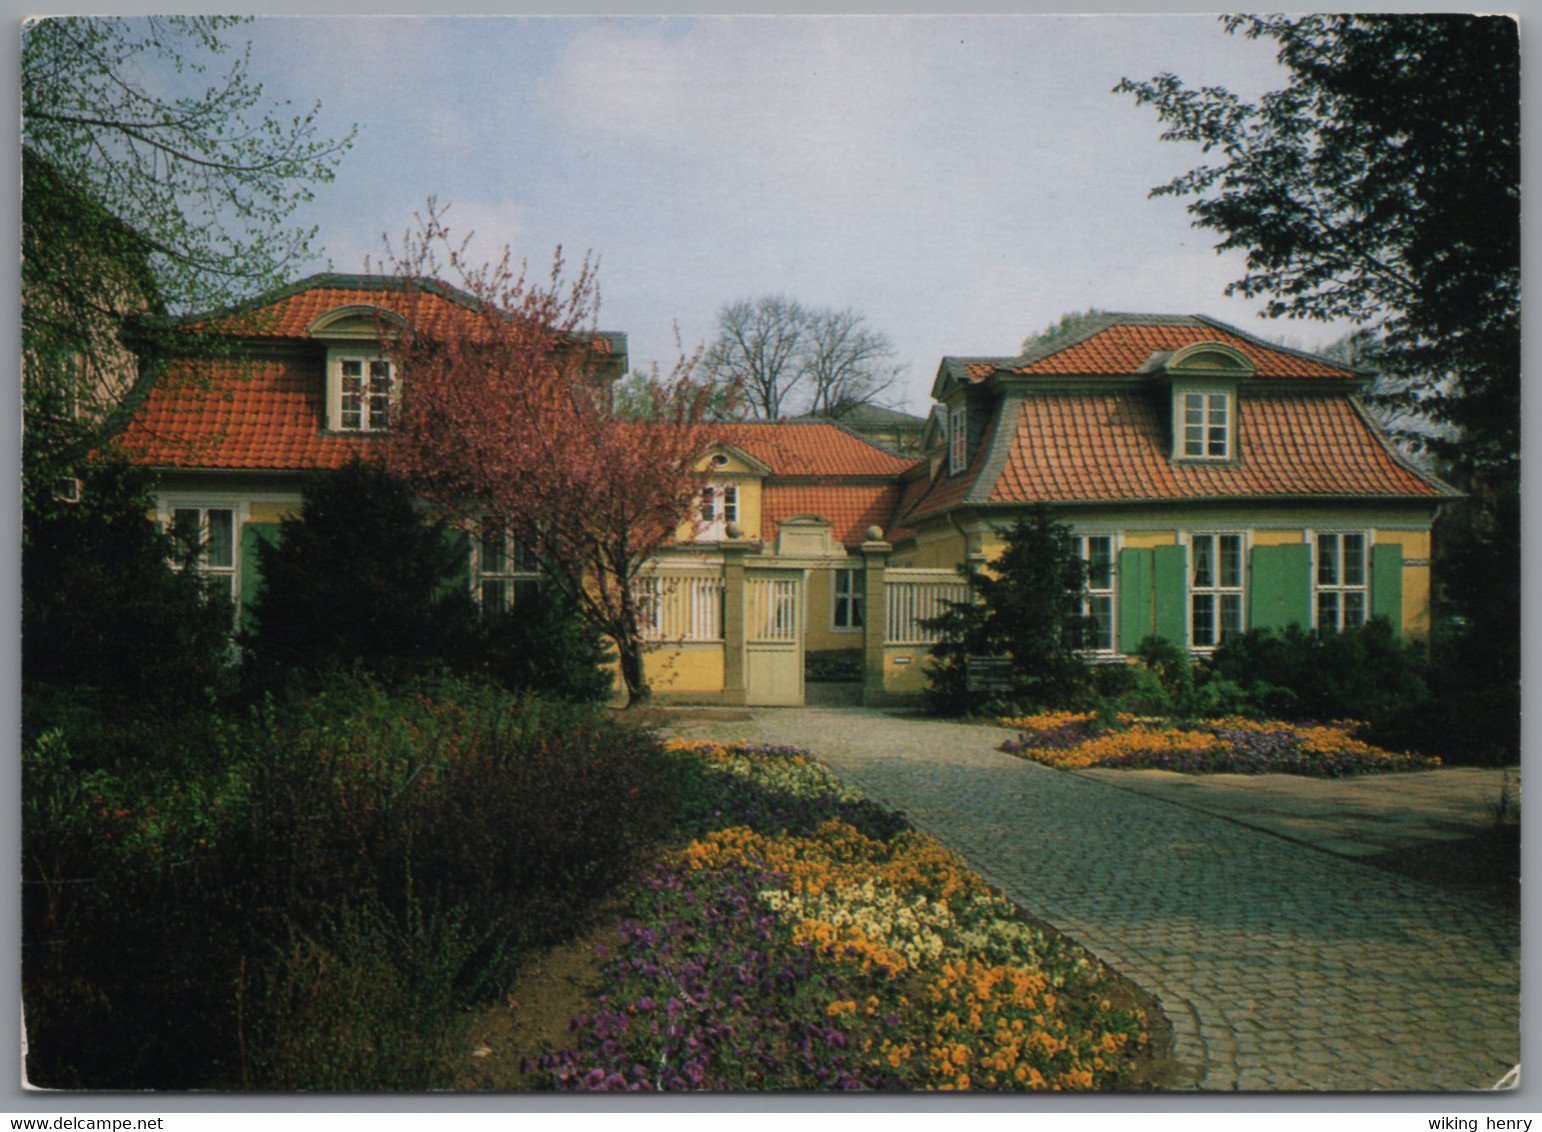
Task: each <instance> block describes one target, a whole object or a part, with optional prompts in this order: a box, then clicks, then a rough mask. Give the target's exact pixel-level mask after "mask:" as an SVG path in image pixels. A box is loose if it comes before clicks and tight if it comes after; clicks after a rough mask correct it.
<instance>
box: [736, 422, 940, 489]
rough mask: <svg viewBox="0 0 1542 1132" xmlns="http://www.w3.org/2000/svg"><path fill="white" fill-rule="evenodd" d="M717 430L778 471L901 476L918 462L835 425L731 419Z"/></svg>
mask: <svg viewBox="0 0 1542 1132" xmlns="http://www.w3.org/2000/svg"><path fill="white" fill-rule="evenodd" d="M716 435H717V437H718V438H719V439H720V440H721V441H722V442H723V443H724V444H731V445H733V446H734V447H735V448H739V449H742V450H743V451H744V452H745V453H747V454H748V455H750V456H753V457H754V458H755V459H757V460H759V461H760V462H761V463H762V464H765V465H766V467H768V468H770V469H771V474H772V475H774V476H897V475H899V474H900V473H901V472H903V471H904V470H905V469H906V468H908V467H910V466H911V465H912V464H914V463H915V460H914V459H911V458H908V457H905V456H896V455H894V453H892V452H889V451H887V450H885V449H883V448H879V447H878V446H877V445H875V444H872V443H869V442H868V441H866V440H863V439H862V438H861V437H860V436H857V435H856V434H855V433H850V432H847V431H846V430H845V429H843V428H840V427H838V426H836V425H833V424H783V423H779V422H769V421H768V422H764V423H746V424H728V425H723V426H722V427H721V429H720V430H719V431H718V432H717V434H716Z"/></svg>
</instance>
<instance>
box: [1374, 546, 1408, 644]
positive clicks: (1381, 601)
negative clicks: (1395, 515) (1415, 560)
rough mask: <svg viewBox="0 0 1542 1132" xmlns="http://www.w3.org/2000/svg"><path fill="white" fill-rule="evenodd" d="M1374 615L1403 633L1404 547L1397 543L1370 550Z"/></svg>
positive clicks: (1399, 632)
mask: <svg viewBox="0 0 1542 1132" xmlns="http://www.w3.org/2000/svg"><path fill="white" fill-rule="evenodd" d="M1371 616H1372V617H1385V618H1386V619H1387V620H1388V621H1390V622H1392V631H1393V632H1394V633H1397V634H1398V635H1399V636H1401V635H1402V633H1403V548H1402V546H1401V545H1399V544H1398V543H1395V542H1383V543H1377V544H1376V545H1375V546H1373V547H1371Z"/></svg>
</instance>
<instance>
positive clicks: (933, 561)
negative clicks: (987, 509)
mask: <svg viewBox="0 0 1542 1132" xmlns="http://www.w3.org/2000/svg"><path fill="white" fill-rule="evenodd" d="M895 559H896V560H900V559H903V560H904V561H905V563H906V564H907V565H911V566H916V567H919V568H923V569H945V570H950V569H952V568H953V567H955V566H957V565H958V564H959V563H960V562H962V561H963V560H964V536H963V535H961V534H959V533H958V532H957V531H955V530H953V529H952V528H945V529H942V530H935V531H927V532H925V533H922V534H918V535H916V548H915V550H913V551H911V552H909V553H906V554H898V555H895Z"/></svg>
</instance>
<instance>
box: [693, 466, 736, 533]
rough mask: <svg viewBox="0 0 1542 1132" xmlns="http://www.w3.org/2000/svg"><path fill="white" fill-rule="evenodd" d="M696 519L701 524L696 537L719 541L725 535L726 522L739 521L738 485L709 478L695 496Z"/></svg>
mask: <svg viewBox="0 0 1542 1132" xmlns="http://www.w3.org/2000/svg"><path fill="white" fill-rule="evenodd" d="M696 519H697V522H698V523H700V524H701V526H700V529H699V530H698V531H697V533H696V538H697V540H698V541H701V542H719V541H721V540H722V539H724V538H726V537H727V532H728V524H729V523H737V522H738V521H739V485H738V484H737V483H735V482H724V481H721V480H709V481H708V482H707V483H704V484H702V487H701V491H700V492H699V493H698V494H697V496H696Z"/></svg>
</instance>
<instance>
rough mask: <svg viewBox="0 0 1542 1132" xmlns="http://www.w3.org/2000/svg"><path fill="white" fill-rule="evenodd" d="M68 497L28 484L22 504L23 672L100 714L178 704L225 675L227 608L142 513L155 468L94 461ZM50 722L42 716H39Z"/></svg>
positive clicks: (204, 692) (205, 693)
mask: <svg viewBox="0 0 1542 1132" xmlns="http://www.w3.org/2000/svg"><path fill="white" fill-rule="evenodd" d="M81 479H82V488H81V497H80V502H79V503H74V504H68V503H61V502H56V501H54V500H52V499H36V498H33V497H32V496H31V495H29V499H28V502H29V506H28V507H27V508H26V510H25V511H24V513H23V516H22V520H23V522H22V550H21V581H22V602H21V611H22V650H21V651H22V679H23V682H24V684H25V686H26V687H28V688H29V689H37V688H42V687H47V686H53V687H56V688H59V689H61V692H60V696H61V698H69V699H75V698H83V699H90V700H92V701H96V702H100V704H101V710H102V712H103V713H105V714H113V715H118V716H120V717H122V716H132V715H135V714H141V713H144V712H165V713H173V714H174V713H178V712H181V711H184V710H187V709H189V708H191V707H196V706H199V705H202V704H205V703H207V702H208V700H209V698H210V696H211V695H218V694H220V693H221V692H222V691H224V690H225V689H226V687H227V685H228V684H229V681H230V659H231V656H230V632H231V624H232V620H231V619H232V611H231V607H230V601H229V598H228V596H225V595H223V594H220V593H218V592H214V591H209V590H206V589H205V587H204V586H203V584H202V583H201V581H200V579H199V576H198V574H197V572H196V571H194V570H187V569H180V568H174V564H178V565H185V563H182V562H180V560H181V559H183V558H184V557H185V554H184V552H183V551H182V550H181V548H179V547H178V545H177V544H176V543H175V542H174V541H173V540H172V539H171V538H169V537H168V536H166V535H164V534H162V533H161V532H160V531H158V530H157V529H156V527H155V524H154V522H152V521H151V519H150V518H149V517H148V516H149V515H150V513H151V511H152V507H153V497H152V489H153V486H154V479H153V477H152V475H151V474H150V473H149V472H148V471H145V470H143V469H138V468H129V467H122V466H116V465H103V466H97V467H91V468H89V469H85V470H83V472H82V476H81ZM48 725H50V724H45V725H44V726H48Z"/></svg>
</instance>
